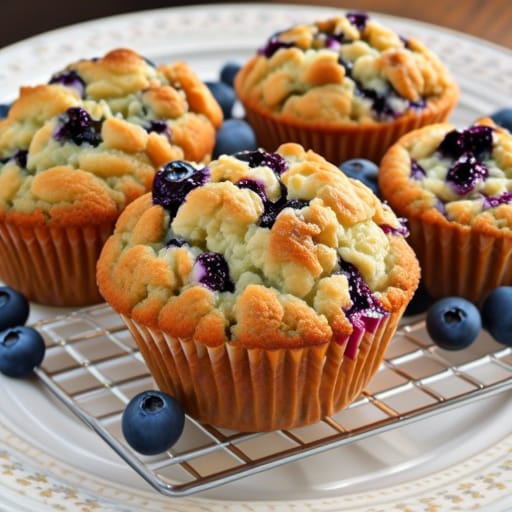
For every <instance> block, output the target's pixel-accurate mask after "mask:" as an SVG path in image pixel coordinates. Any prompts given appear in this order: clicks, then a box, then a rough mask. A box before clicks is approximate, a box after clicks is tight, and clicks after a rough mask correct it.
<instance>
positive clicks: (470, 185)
mask: <svg viewBox="0 0 512 512" xmlns="http://www.w3.org/2000/svg"><path fill="white" fill-rule="evenodd" d="M487 176H489V169H488V168H487V166H486V165H485V164H484V163H483V162H479V161H478V160H477V159H476V157H475V156H474V155H473V154H472V153H470V152H466V153H463V154H462V155H461V156H460V157H459V158H458V160H457V161H456V162H455V163H454V164H453V165H452V166H451V167H450V169H449V170H448V174H447V175H446V181H447V182H448V183H449V184H450V186H451V187H452V189H453V190H454V191H455V192H456V193H457V194H458V195H460V196H465V195H467V194H469V193H470V192H472V191H473V190H474V188H475V186H476V184H477V182H478V181H483V180H485V179H486V178H487Z"/></svg>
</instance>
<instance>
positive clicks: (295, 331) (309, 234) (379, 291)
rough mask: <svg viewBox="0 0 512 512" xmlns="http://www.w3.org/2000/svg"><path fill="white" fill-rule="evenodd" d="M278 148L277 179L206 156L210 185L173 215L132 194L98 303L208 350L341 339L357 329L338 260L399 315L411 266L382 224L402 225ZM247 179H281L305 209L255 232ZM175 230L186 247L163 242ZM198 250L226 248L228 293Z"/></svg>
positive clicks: (258, 206)
mask: <svg viewBox="0 0 512 512" xmlns="http://www.w3.org/2000/svg"><path fill="white" fill-rule="evenodd" d="M279 155H280V156H281V157H283V158H284V159H285V161H286V162H287V163H286V165H287V170H286V171H285V172H284V173H283V174H282V175H281V176H280V177H279V176H278V175H277V174H275V173H274V172H272V171H271V170H270V169H269V168H267V167H266V166H264V165H262V166H260V167H250V166H249V164H248V163H247V162H245V161H243V160H239V159H237V158H234V157H229V156H227V155H224V156H223V157H221V158H220V159H219V160H216V161H214V162H211V164H210V166H209V168H210V171H211V180H212V181H210V182H207V183H206V184H204V185H203V186H200V187H197V188H195V189H193V190H192V191H191V192H189V193H188V195H187V196H186V200H185V201H184V202H183V203H182V205H181V206H180V207H179V208H178V210H177V213H176V214H171V213H170V212H168V211H166V210H164V209H163V208H162V207H160V206H158V205H154V204H153V202H152V197H151V194H146V195H144V196H143V197H141V198H139V199H137V200H135V201H134V202H133V203H132V204H131V205H129V206H128V207H127V208H126V210H125V212H124V213H123V214H122V215H121V216H120V218H119V221H118V222H117V226H116V231H115V233H114V235H113V236H112V237H111V238H110V239H109V240H108V242H107V243H106V244H105V246H104V249H103V251H102V254H101V257H100V260H99V262H98V268H97V280H98V284H99V287H100V290H101V292H102V294H103V296H104V297H105V299H106V300H107V301H108V302H109V303H110V304H111V305H112V306H113V307H114V309H115V310H117V311H118V312H120V313H121V314H122V315H123V316H126V317H130V318H133V319H134V320H135V321H136V322H138V323H140V324H143V325H145V326H148V327H151V328H154V329H157V330H161V331H163V332H165V333H167V334H168V335H169V336H172V337H175V338H180V339H194V340H195V341H196V342H200V343H203V344H205V345H207V346H209V347H216V346H220V345H222V344H225V343H226V342H227V343H229V344H233V345H234V346H241V347H246V348H251V349H252V348H262V349H278V348H291V347H295V348H299V347H306V346H314V345H321V344H327V343H329V342H331V341H333V340H336V341H339V342H345V341H346V339H347V336H349V335H350V333H351V332H352V329H353V327H352V324H351V321H350V320H349V318H347V316H346V314H345V313H346V311H347V310H348V309H349V308H350V306H351V304H352V299H351V296H350V286H349V284H348V281H347V277H345V275H343V273H342V272H340V270H339V265H338V262H339V259H340V258H342V259H343V260H344V261H349V262H351V263H352V264H353V265H354V266H356V268H358V269H359V271H360V273H361V275H362V276H363V278H364V280H365V281H366V282H367V284H369V286H371V287H372V290H373V291H374V293H375V294H376V297H378V298H379V300H380V301H381V303H382V305H383V307H384V309H385V310H387V311H394V312H397V311H402V310H403V308H404V307H405V305H406V304H407V303H408V301H409V300H410V299H411V297H412V294H413V293H414V290H415V288H416V286H417V281H418V277H419V267H418V263H417V261H416V258H415V256H414V253H413V252H412V250H411V249H410V247H409V245H408V244H407V242H406V241H405V240H404V239H403V237H402V236H399V235H396V234H385V233H384V231H383V229H382V227H381V226H382V225H383V224H386V225H387V226H394V227H395V228H398V224H399V222H398V220H397V218H396V216H395V215H394V214H393V212H392V211H391V210H390V209H389V208H387V207H386V206H385V205H382V204H381V203H380V202H379V201H378V200H377V198H375V196H373V194H371V192H370V191H369V189H368V188H366V187H365V186H364V185H362V184H360V182H356V181H354V180H351V179H348V178H346V177H345V176H344V175H343V174H342V173H341V172H340V171H339V169H338V168H337V167H335V166H333V165H331V164H329V163H328V162H327V161H326V160H324V159H323V158H322V157H320V156H319V155H317V154H315V153H314V152H312V151H304V149H303V148H302V147H300V146H298V145H296V144H286V145H284V146H282V147H281V148H280V149H279ZM244 179H247V180H255V181H257V182H258V183H261V184H262V186H263V188H264V189H265V191H268V193H273V192H272V191H273V190H274V189H275V187H276V186H277V189H280V187H279V182H280V180H282V182H283V183H285V184H286V187H287V191H288V198H290V199H293V200H301V201H304V206H303V207H298V208H297V206H293V205H291V206H289V207H286V208H284V209H283V210H281V212H280V213H279V214H278V215H277V217H276V219H275V222H274V223H273V224H272V226H271V227H261V226H259V219H260V218H261V215H262V213H263V212H264V205H263V202H262V199H261V197H260V196H259V195H258V194H257V193H256V192H254V191H253V190H250V189H248V188H244V187H240V186H236V183H238V182H239V181H240V180H244ZM340 191H342V193H341V192H340ZM278 199H279V196H278V197H276V198H274V201H276V200H278ZM281 200H282V199H281ZM176 237H177V238H182V239H184V240H186V243H185V244H184V245H182V246H181V247H178V246H175V245H173V244H170V245H166V240H167V239H171V238H176ZM205 252H206V253H217V254H222V255H223V258H224V260H225V261H226V263H227V267H228V269H229V276H228V277H229V279H230V280H231V281H232V283H233V286H232V288H227V289H226V290H221V291H219V290H217V289H215V288H214V289H210V288H209V287H208V286H209V285H207V284H201V283H202V281H201V280H200V277H198V276H199V275H200V272H201V271H200V269H198V268H196V267H197V265H198V263H197V261H198V260H197V257H198V255H200V254H202V253H205ZM198 272H199V273H198Z"/></svg>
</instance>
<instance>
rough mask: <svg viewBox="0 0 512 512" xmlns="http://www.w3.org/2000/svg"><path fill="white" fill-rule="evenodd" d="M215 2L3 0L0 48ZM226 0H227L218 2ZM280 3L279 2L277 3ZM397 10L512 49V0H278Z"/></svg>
mask: <svg viewBox="0 0 512 512" xmlns="http://www.w3.org/2000/svg"><path fill="white" fill-rule="evenodd" d="M201 3H203V4H204V3H213V2H208V0H197V1H195V0H192V1H182V2H180V1H162V0H143V1H141V0H139V1H135V0H85V1H83V0H82V1H80V0H52V1H51V2H44V1H41V0H2V3H1V7H0V12H1V17H2V28H1V29H0V47H3V46H6V45H8V44H11V43H13V42H16V41H19V40H21V39H25V38H27V37H30V36H32V35H36V34H39V33H41V32H45V31H47V30H50V29H53V28H59V27H63V26H66V25H70V24H73V23H78V22H81V21H86V20H91V19H95V18H100V17H104V16H110V15H114V14H121V13H126V12H133V11H139V10H144V9H154V8H160V7H172V6H179V5H197V4H201ZM215 3H226V2H215ZM276 3H277V2H276ZM279 3H302V4H308V5H315V4H316V5H329V6H335V7H340V8H342V9H359V10H369V11H377V12H382V13H386V14H393V15H396V16H402V17H406V18H412V19H416V20H420V21H425V22H428V23H434V24H438V25H442V26H445V27H448V28H452V29H455V30H458V31H461V32H465V33H467V34H471V35H474V36H477V37H480V38H483V39H487V40H488V41H491V42H494V43H497V44H500V45H502V46H506V47H508V48H511V49H512V0H429V1H419V0H321V1H318V2H314V1H311V0H310V1H305V0H291V1H288V0H280V2H279Z"/></svg>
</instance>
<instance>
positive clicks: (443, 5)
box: [280, 0, 512, 49]
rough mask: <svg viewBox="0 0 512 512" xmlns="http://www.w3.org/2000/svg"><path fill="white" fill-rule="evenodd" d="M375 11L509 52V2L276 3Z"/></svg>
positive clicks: (334, 0)
mask: <svg viewBox="0 0 512 512" xmlns="http://www.w3.org/2000/svg"><path fill="white" fill-rule="evenodd" d="M280 2H281V3H295V4H308V5H311V4H318V5H328V6H332V7H339V8H341V9H350V8H352V7H356V8H357V10H363V11H375V12H382V13H385V14H392V15H394V16H401V17H404V18H411V19H415V20H420V21H424V22H427V23H432V24H434V25H441V26H444V27H447V28H450V29H453V30H457V31H459V32H464V33H466V34H470V35H472V36H476V37H479V38H481V39H486V40H488V41H491V42H493V43H495V44H499V45H501V46H506V47H508V48H510V49H512V0H459V1H457V0H428V1H426V0H421V1H420V0H357V1H356V0H322V1H321V2H311V1H305V0H292V1H288V0H280Z"/></svg>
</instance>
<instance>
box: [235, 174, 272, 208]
mask: <svg viewBox="0 0 512 512" xmlns="http://www.w3.org/2000/svg"><path fill="white" fill-rule="evenodd" d="M235 185H236V186H237V187H238V188H246V189H249V190H252V191H253V192H254V193H256V194H258V196H259V197H260V199H261V200H262V201H263V202H265V201H267V200H268V199H267V195H266V194H265V185H264V184H263V183H262V182H261V181H258V180H253V179H251V178H244V179H241V180H238V181H237V182H236V183H235Z"/></svg>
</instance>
